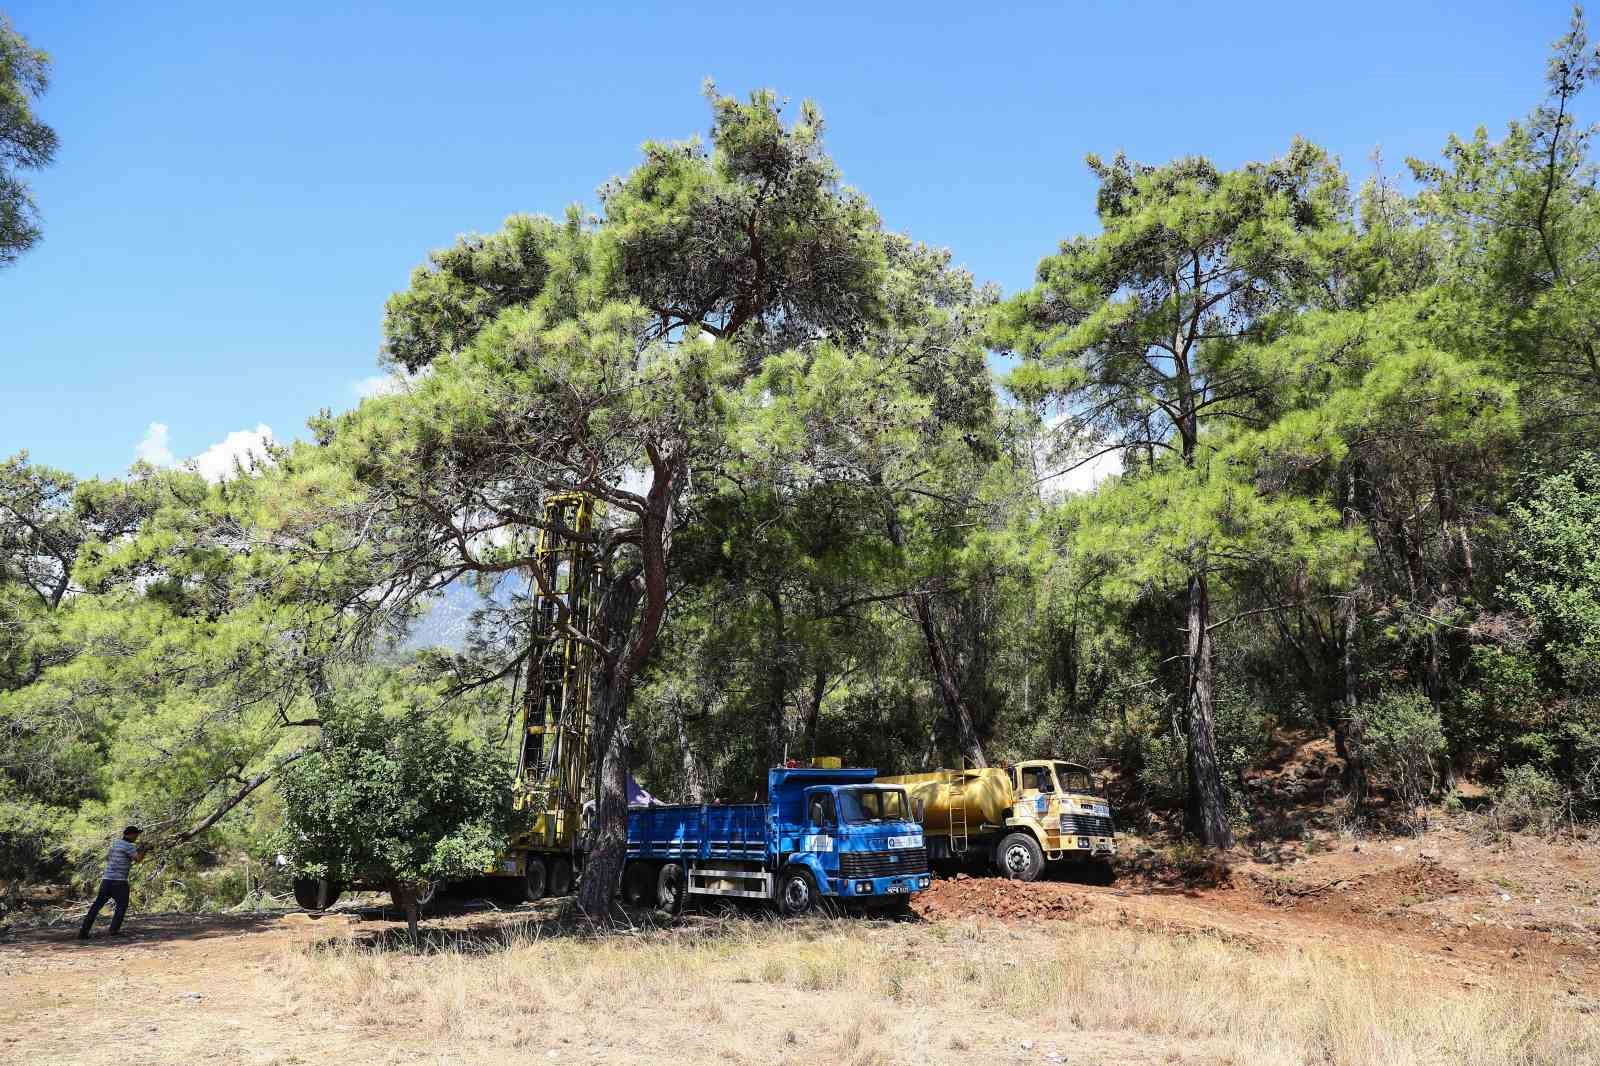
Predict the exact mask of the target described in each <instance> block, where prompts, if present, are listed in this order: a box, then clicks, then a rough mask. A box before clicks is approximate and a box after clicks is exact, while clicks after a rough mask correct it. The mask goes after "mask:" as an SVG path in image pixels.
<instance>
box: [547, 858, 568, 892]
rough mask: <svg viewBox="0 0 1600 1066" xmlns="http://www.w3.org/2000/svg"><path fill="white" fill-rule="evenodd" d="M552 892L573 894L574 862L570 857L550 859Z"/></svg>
mask: <svg viewBox="0 0 1600 1066" xmlns="http://www.w3.org/2000/svg"><path fill="white" fill-rule="evenodd" d="M550 894H551V895H552V896H570V895H572V863H571V861H570V860H568V859H551V860H550Z"/></svg>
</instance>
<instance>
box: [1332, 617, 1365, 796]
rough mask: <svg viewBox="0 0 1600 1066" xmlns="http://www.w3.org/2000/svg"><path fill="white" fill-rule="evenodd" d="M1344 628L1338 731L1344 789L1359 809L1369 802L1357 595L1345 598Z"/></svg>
mask: <svg viewBox="0 0 1600 1066" xmlns="http://www.w3.org/2000/svg"><path fill="white" fill-rule="evenodd" d="M1343 612H1344V632H1343V635H1342V644H1343V648H1342V655H1341V656H1340V668H1341V671H1342V673H1343V676H1344V693H1343V700H1342V701H1341V702H1342V704H1343V706H1342V707H1341V708H1340V716H1341V717H1342V719H1343V723H1344V728H1343V730H1342V731H1341V733H1340V735H1339V738H1338V739H1339V741H1340V743H1339V748H1340V749H1341V750H1340V754H1342V755H1343V756H1344V774H1343V775H1342V776H1343V780H1344V789H1345V794H1346V795H1347V796H1349V798H1350V804H1351V806H1352V807H1353V808H1354V809H1355V810H1356V811H1360V810H1361V809H1362V807H1364V806H1365V805H1366V802H1367V750H1366V731H1365V729H1364V728H1363V727H1362V724H1361V704H1360V690H1359V682H1360V678H1359V676H1358V674H1357V672H1356V652H1355V647H1356V604H1355V597H1354V596H1347V597H1346V598H1345V602H1344V607H1343Z"/></svg>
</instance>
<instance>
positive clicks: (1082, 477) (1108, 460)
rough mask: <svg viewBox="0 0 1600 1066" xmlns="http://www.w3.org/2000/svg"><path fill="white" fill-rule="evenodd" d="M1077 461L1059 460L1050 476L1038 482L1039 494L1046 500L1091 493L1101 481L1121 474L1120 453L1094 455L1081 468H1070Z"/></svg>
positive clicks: (1052, 468) (1051, 468)
mask: <svg viewBox="0 0 1600 1066" xmlns="http://www.w3.org/2000/svg"><path fill="white" fill-rule="evenodd" d="M1076 462H1078V460H1070V459H1069V460H1060V461H1058V462H1057V463H1055V464H1054V465H1053V466H1052V467H1046V469H1050V470H1053V471H1059V472H1052V473H1051V474H1050V476H1048V477H1046V478H1044V479H1043V480H1042V481H1040V482H1039V494H1040V495H1041V496H1043V497H1045V498H1046V499H1050V498H1059V497H1062V496H1070V495H1072V494H1073V493H1075V492H1093V491H1094V490H1095V489H1096V488H1097V487H1098V486H1099V485H1100V483H1101V482H1102V481H1105V480H1106V479H1107V478H1112V477H1116V476H1117V475H1118V474H1120V473H1122V452H1120V451H1115V452H1106V453H1105V454H1104V455H1096V456H1095V457H1094V458H1093V459H1090V460H1089V461H1088V462H1085V463H1083V464H1082V465H1081V466H1076V467H1074V468H1073V469H1070V470H1069V469H1067V468H1068V467H1072V466H1073V464H1074V463H1076Z"/></svg>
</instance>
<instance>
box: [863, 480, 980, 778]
mask: <svg viewBox="0 0 1600 1066" xmlns="http://www.w3.org/2000/svg"><path fill="white" fill-rule="evenodd" d="M888 527H889V543H891V544H893V545H894V546H895V547H896V548H898V549H899V550H900V551H902V552H903V551H905V547H906V530H905V527H904V526H903V525H901V524H900V516H899V515H898V514H896V513H895V512H894V511H893V510H892V509H891V510H890V511H889V518H888ZM906 599H907V600H908V601H910V604H911V613H912V614H913V615H914V616H915V617H916V619H917V625H918V626H919V627H920V628H921V629H922V639H923V641H924V642H925V643H926V644H927V646H928V660H929V664H930V665H931V666H932V667H933V677H934V681H935V683H936V684H937V685H938V687H939V698H940V699H941V700H942V701H943V703H944V709H945V714H946V715H947V716H948V717H949V719H950V723H951V725H953V726H954V727H955V733H956V746H957V747H958V748H959V749H960V751H961V754H962V756H963V757H964V758H965V759H966V761H967V762H968V764H969V765H971V766H974V767H986V766H988V765H989V760H988V758H987V757H986V756H985V755H984V751H983V741H981V740H980V739H979V738H978V730H977V728H976V727H975V726H974V725H973V724H972V713H971V712H970V711H968V710H967V704H966V701H965V700H963V699H962V698H961V685H960V684H959V683H958V682H957V681H956V675H955V672H954V671H953V670H951V669H950V660H949V657H948V656H946V655H945V651H944V642H943V641H942V640H940V639H939V628H938V626H937V625H936V624H935V623H934V617H933V597H932V596H931V595H929V594H928V592H927V590H925V589H918V590H916V591H914V592H910V593H907V595H906Z"/></svg>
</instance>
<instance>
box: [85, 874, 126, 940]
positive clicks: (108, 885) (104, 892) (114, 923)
mask: <svg viewBox="0 0 1600 1066" xmlns="http://www.w3.org/2000/svg"><path fill="white" fill-rule="evenodd" d="M108 900H109V901H110V902H112V903H114V904H116V907H115V908H114V909H113V910H112V912H111V930H110V931H111V932H113V933H116V932H118V931H120V930H121V929H122V916H123V915H124V914H127V913H128V882H126V881H101V882H100V892H99V894H97V895H96V896H95V897H94V906H92V907H90V908H89V913H88V914H85V915H84V916H83V924H82V925H80V926H79V927H78V935H79V936H88V935H89V930H90V929H92V928H94V920H95V919H96V918H98V917H99V916H100V908H101V907H104V906H105V905H106V901H108Z"/></svg>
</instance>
